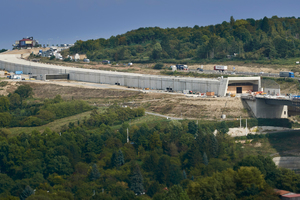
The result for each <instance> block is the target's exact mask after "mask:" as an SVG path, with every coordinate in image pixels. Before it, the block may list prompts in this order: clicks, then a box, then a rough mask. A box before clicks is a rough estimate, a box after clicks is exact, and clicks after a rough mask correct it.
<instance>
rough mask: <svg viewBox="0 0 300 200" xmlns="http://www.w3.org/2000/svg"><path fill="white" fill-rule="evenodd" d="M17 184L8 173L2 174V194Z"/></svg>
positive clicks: (0, 180)
mask: <svg viewBox="0 0 300 200" xmlns="http://www.w3.org/2000/svg"><path fill="white" fill-rule="evenodd" d="M14 185H15V183H14V181H13V180H12V179H11V178H10V177H9V176H7V175H6V174H0V194H1V193H3V192H5V191H10V189H11V188H12V187H13V186H14Z"/></svg>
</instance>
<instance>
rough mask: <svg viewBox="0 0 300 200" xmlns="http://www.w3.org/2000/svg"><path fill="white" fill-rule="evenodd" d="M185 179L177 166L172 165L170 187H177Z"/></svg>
mask: <svg viewBox="0 0 300 200" xmlns="http://www.w3.org/2000/svg"><path fill="white" fill-rule="evenodd" d="M182 179H183V175H182V172H181V170H180V168H179V166H177V165H171V166H170V170H169V174H168V184H167V185H168V186H172V185H177V184H179V183H180V181H181V180H182Z"/></svg>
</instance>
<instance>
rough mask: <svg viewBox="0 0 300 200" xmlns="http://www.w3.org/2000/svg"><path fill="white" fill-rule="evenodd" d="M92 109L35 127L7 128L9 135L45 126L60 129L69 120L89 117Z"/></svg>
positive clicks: (41, 128) (44, 127) (54, 129)
mask: <svg viewBox="0 0 300 200" xmlns="http://www.w3.org/2000/svg"><path fill="white" fill-rule="evenodd" d="M91 112H92V111H87V112H84V113H80V114H77V115H73V116H71V117H65V118H62V119H58V120H55V121H53V122H50V123H48V124H45V125H42V126H35V127H14V128H8V129H9V130H10V131H11V133H12V134H11V136H16V135H19V134H20V133H22V132H25V133H31V132H32V131H33V130H38V131H40V132H42V131H44V130H45V129H46V127H49V128H50V129H51V130H52V131H56V132H58V131H60V129H61V127H62V126H63V125H65V124H69V123H70V122H72V123H74V122H77V121H78V120H82V119H83V118H84V117H89V116H90V113H91Z"/></svg>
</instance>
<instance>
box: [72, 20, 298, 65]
mask: <svg viewBox="0 0 300 200" xmlns="http://www.w3.org/2000/svg"><path fill="white" fill-rule="evenodd" d="M299 33H300V19H299V18H298V19H297V18H295V17H284V18H279V17H277V16H273V17H271V18H267V17H264V18H263V19H259V20H255V19H252V18H248V19H238V20H235V19H234V18H233V17H231V18H230V20H229V22H227V21H223V22H222V23H221V24H216V25H210V26H205V27H203V26H201V27H199V26H198V25H195V26H194V27H193V28H191V27H178V28H165V29H164V28H159V27H146V28H139V29H137V30H132V31H128V32H127V33H125V34H121V35H117V36H111V37H110V38H109V39H104V38H99V39H95V40H88V41H82V40H78V41H76V43H75V46H74V47H71V48H70V53H73V54H75V53H84V54H86V55H87V57H88V58H89V59H91V60H92V61H102V60H104V59H109V60H112V61H115V62H118V61H132V62H136V63H138V62H157V61H161V62H166V63H167V62H176V61H177V62H178V60H180V61H181V62H182V63H193V62H194V63H197V62H203V61H204V60H206V61H210V60H212V61H216V60H231V59H234V60H272V59H283V58H294V57H299V55H300V50H299V49H300V40H299Z"/></svg>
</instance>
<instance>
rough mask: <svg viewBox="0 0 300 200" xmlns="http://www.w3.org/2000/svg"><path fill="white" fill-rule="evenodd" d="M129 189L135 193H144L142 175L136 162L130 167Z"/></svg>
mask: <svg viewBox="0 0 300 200" xmlns="http://www.w3.org/2000/svg"><path fill="white" fill-rule="evenodd" d="M130 189H131V190H132V191H133V192H134V193H135V194H136V195H141V194H144V186H143V176H142V173H141V171H140V168H139V166H138V165H137V164H134V165H133V166H132V168H131V175H130Z"/></svg>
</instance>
